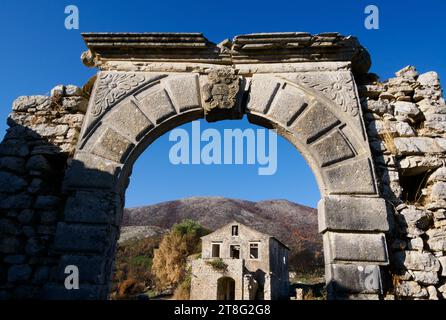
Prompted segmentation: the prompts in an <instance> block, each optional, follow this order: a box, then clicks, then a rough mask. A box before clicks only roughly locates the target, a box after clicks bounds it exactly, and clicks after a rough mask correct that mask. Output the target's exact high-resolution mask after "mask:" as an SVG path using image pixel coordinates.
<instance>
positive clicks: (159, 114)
mask: <svg viewBox="0 0 446 320" xmlns="http://www.w3.org/2000/svg"><path fill="white" fill-rule="evenodd" d="M138 105H139V106H140V108H141V110H142V111H143V112H144V114H145V115H146V116H147V117H148V118H149V119H150V120H151V121H152V123H156V124H158V123H161V122H163V121H164V120H166V119H167V118H169V117H171V116H173V115H174V114H176V111H175V108H174V107H173V105H172V103H171V101H170V98H169V96H168V95H167V92H166V91H165V90H159V91H156V92H154V93H151V94H149V95H147V96H145V97H143V98H141V99H140V100H139V101H138Z"/></svg>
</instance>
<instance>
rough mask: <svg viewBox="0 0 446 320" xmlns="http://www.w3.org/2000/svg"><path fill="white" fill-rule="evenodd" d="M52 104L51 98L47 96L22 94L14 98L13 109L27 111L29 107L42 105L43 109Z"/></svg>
mask: <svg viewBox="0 0 446 320" xmlns="http://www.w3.org/2000/svg"><path fill="white" fill-rule="evenodd" d="M50 106H51V98H50V97H47V96H21V97H18V98H17V99H15V100H14V102H13V104H12V110H14V111H21V112H26V111H27V110H28V109H29V108H37V107H40V109H41V110H44V109H48V108H49V107H50Z"/></svg>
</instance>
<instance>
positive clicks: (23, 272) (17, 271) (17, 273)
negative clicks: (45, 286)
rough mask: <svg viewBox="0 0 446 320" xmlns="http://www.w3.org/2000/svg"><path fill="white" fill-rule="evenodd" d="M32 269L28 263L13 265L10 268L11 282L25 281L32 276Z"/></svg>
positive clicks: (9, 277) (9, 279) (9, 276)
mask: <svg viewBox="0 0 446 320" xmlns="http://www.w3.org/2000/svg"><path fill="white" fill-rule="evenodd" d="M31 272H32V269H31V267H30V266H29V265H27V264H19V265H13V266H11V267H10V268H9V270H8V281H9V282H23V281H27V280H28V279H29V278H30V277H31Z"/></svg>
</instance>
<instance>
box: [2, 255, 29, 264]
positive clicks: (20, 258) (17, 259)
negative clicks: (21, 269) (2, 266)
mask: <svg viewBox="0 0 446 320" xmlns="http://www.w3.org/2000/svg"><path fill="white" fill-rule="evenodd" d="M3 261H5V262H6V263H9V264H23V263H24V262H25V261H26V256H25V255H23V254H15V255H9V256H6V257H5V259H4V260H3Z"/></svg>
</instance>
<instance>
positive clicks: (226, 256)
mask: <svg viewBox="0 0 446 320" xmlns="http://www.w3.org/2000/svg"><path fill="white" fill-rule="evenodd" d="M201 239H202V254H201V258H200V259H197V260H194V261H192V278H191V295H190V297H191V299H193V300H215V299H217V300H234V299H235V300H253V299H265V300H270V299H273V300H276V299H287V298H288V288H289V282H288V251H289V249H288V247H287V246H286V245H284V244H283V243H282V242H280V241H279V240H277V239H276V238H274V237H272V236H270V235H268V234H265V233H261V232H258V231H256V230H254V229H251V228H249V227H247V226H245V225H243V224H241V223H238V222H236V221H233V222H231V223H229V224H227V225H225V226H223V227H221V228H220V229H218V230H216V231H214V232H213V233H211V234H208V235H206V236H204V237H202V238H201Z"/></svg>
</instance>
